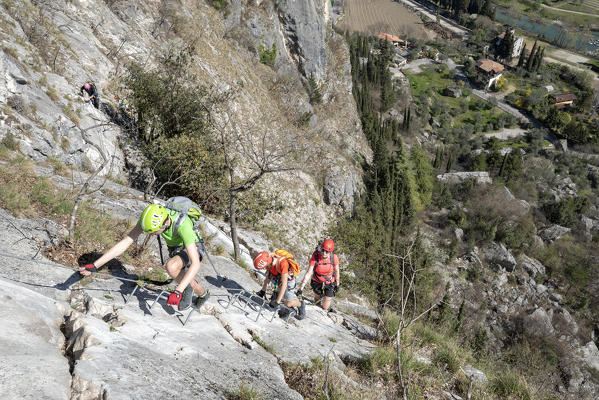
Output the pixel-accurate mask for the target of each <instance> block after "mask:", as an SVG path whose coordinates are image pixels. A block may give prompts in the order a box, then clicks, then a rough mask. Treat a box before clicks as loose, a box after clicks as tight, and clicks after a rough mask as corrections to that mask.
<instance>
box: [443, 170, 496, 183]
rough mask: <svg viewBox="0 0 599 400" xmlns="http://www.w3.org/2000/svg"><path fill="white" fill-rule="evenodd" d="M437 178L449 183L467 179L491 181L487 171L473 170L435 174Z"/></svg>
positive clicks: (477, 181) (480, 181) (483, 181)
mask: <svg viewBox="0 0 599 400" xmlns="http://www.w3.org/2000/svg"><path fill="white" fill-rule="evenodd" d="M437 179H438V180H440V181H441V182H445V183H448V184H451V185H455V184H457V183H462V182H464V181H466V180H468V179H475V180H476V183H492V182H493V180H492V179H491V177H490V176H489V173H488V172H487V171H474V172H449V173H446V174H441V175H437Z"/></svg>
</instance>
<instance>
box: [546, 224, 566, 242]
mask: <svg viewBox="0 0 599 400" xmlns="http://www.w3.org/2000/svg"><path fill="white" fill-rule="evenodd" d="M570 230H571V229H570V228H566V227H565V226H560V225H551V226H549V227H546V228H543V229H541V230H540V231H539V236H540V237H541V238H542V239H543V240H544V241H546V242H552V241H554V240H557V239H559V238H560V237H562V236H563V235H565V234H566V233H568V232H570Z"/></svg>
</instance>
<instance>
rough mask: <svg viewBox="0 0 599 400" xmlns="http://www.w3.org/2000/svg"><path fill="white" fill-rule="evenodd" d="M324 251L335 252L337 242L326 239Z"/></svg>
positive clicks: (323, 244)
mask: <svg viewBox="0 0 599 400" xmlns="http://www.w3.org/2000/svg"><path fill="white" fill-rule="evenodd" d="M322 249H323V250H324V251H328V252H329V253H332V252H333V250H335V242H333V239H326V240H325V241H324V242H322Z"/></svg>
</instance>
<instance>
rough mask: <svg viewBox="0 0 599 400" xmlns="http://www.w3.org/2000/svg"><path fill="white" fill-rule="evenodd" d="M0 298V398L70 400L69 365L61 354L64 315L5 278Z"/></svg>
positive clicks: (0, 282)
mask: <svg viewBox="0 0 599 400" xmlns="http://www.w3.org/2000/svg"><path fill="white" fill-rule="evenodd" d="M0 299H2V303H3V305H2V307H1V308H0V320H2V327H1V328H0V335H1V337H0V342H1V343H2V346H1V347H2V363H0V398H3V399H18V398H44V399H66V398H69V397H70V386H71V375H70V373H69V362H68V359H67V358H66V357H65V356H64V355H63V354H62V352H61V348H62V347H63V345H64V342H65V338H64V336H63V334H62V333H61V331H60V326H61V323H62V321H63V314H62V312H61V311H60V310H59V309H58V308H57V306H56V303H55V302H54V301H53V300H52V299H50V298H48V297H45V296H43V295H41V294H39V293H36V292H34V291H32V290H30V289H28V288H26V287H23V286H17V285H15V284H14V283H12V282H9V281H5V280H4V279H0Z"/></svg>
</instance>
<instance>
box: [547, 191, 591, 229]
mask: <svg viewBox="0 0 599 400" xmlns="http://www.w3.org/2000/svg"><path fill="white" fill-rule="evenodd" d="M589 207H590V202H589V199H588V198H586V197H580V196H578V197H565V198H563V199H561V200H558V201H547V202H545V203H544V204H543V207H542V209H543V213H544V214H545V216H546V217H547V219H548V220H549V221H551V222H553V223H555V224H558V225H563V226H568V227H572V226H574V225H575V224H576V222H577V221H578V219H579V215H581V214H584V213H586V212H587V211H588V210H589Z"/></svg>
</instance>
